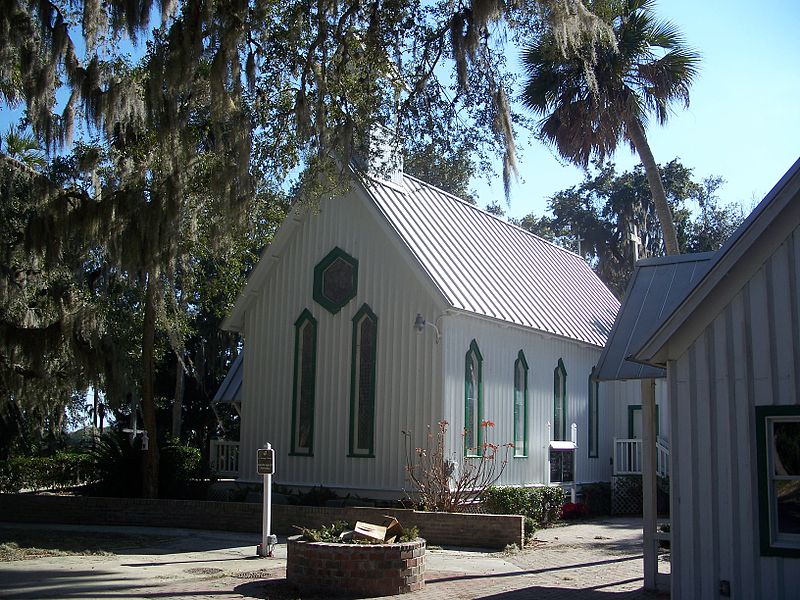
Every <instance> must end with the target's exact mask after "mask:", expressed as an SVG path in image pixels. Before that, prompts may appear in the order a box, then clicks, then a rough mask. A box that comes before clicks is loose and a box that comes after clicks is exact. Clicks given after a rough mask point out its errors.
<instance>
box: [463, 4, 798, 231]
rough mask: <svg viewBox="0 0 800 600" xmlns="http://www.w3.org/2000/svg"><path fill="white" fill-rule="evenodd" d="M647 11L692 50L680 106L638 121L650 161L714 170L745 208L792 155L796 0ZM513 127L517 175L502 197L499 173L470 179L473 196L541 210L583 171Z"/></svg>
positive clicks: (621, 153)
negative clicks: (692, 72)
mask: <svg viewBox="0 0 800 600" xmlns="http://www.w3.org/2000/svg"><path fill="white" fill-rule="evenodd" d="M656 13H657V15H658V16H659V17H661V18H665V19H669V20H671V21H673V22H674V23H675V24H677V25H678V26H679V28H680V29H681V31H682V32H683V34H684V36H685V38H686V41H687V43H688V44H689V45H690V46H692V47H694V48H695V49H697V50H698V51H699V52H700V53H701V54H702V63H701V66H700V73H699V75H698V77H697V79H696V81H695V83H694V85H693V86H692V90H691V104H690V107H689V109H687V110H682V109H681V108H679V107H676V112H675V114H674V115H673V116H672V118H671V119H670V121H669V122H668V123H667V125H666V127H660V126H658V125H656V124H651V126H650V128H649V129H648V131H647V134H648V139H649V140H650V144H651V146H652V148H653V153H654V155H655V158H656V161H657V162H659V163H666V162H669V161H670V160H672V159H673V158H675V157H679V158H680V160H681V162H682V163H683V164H684V165H685V166H687V167H691V168H694V174H695V176H696V177H697V178H698V179H699V178H702V177H705V176H708V175H718V176H721V177H723V178H724V179H725V180H726V181H727V183H726V184H725V185H724V186H723V187H722V188H721V190H720V192H719V196H720V198H721V199H722V201H723V202H724V203H728V202H738V203H741V204H742V205H744V207H745V209H746V210H748V211H749V209H750V208H752V206H753V205H754V204H756V203H757V202H758V201H760V200H761V198H763V196H764V195H765V194H766V193H767V192H768V191H769V190H770V189H771V188H772V186H773V185H775V183H777V181H778V180H779V179H780V178H781V176H782V175H783V174H784V173H785V172H786V170H787V169H788V168H789V167H790V166H791V165H792V164H793V163H794V162H795V161H796V160H797V159H798V157H800V34H798V29H800V2H798V0H776V1H774V2H772V1H770V2H763V3H762V2H752V1H750V2H744V1H741V0H734V1H731V2H721V1H713V0H712V1H708V2H700V1H698V0H669V1H666V0H662V2H660V3H658V4H657V5H656ZM508 58H509V59H512V57H508ZM519 137H520V139H519V140H518V147H519V149H520V151H521V161H520V181H519V182H518V183H516V184H514V185H513V186H512V192H511V199H510V206H506V205H505V202H504V200H503V189H502V183H501V180H500V177H497V178H496V180H495V181H494V182H493V183H492V185H488V184H486V183H485V182H483V181H477V180H476V181H474V182H473V188H474V189H475V190H476V191H477V192H478V197H479V203H480V205H481V206H485V205H486V204H489V203H491V201H492V200H493V199H496V200H497V201H498V202H499V203H500V204H501V206H503V207H504V209H505V210H506V212H507V214H508V215H511V216H515V217H521V216H524V215H527V214H529V213H531V212H533V213H535V214H537V215H541V214H543V213H544V212H545V211H546V208H547V206H546V204H547V198H548V197H549V196H551V195H552V194H554V193H555V192H558V191H559V190H562V189H565V188H568V187H570V186H572V185H576V184H578V183H580V181H581V180H582V178H583V174H582V171H581V170H580V169H578V168H576V167H573V166H569V165H564V164H563V161H561V160H559V159H558V158H556V155H555V153H554V152H553V151H552V150H550V149H549V148H547V147H545V146H543V145H542V144H541V143H539V142H537V141H536V140H531V141H530V142H528V141H526V139H525V138H526V137H527V136H525V135H520V136H519ZM614 161H615V162H616V164H617V166H618V168H619V169H630V168H632V167H633V166H634V165H636V164H637V163H638V162H639V160H638V158H637V157H636V156H634V155H632V154H631V152H630V150H629V149H628V147H627V146H621V147H620V149H619V150H618V151H617V154H616V155H615V157H614Z"/></svg>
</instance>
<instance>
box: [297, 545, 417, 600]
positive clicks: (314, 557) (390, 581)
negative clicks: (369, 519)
mask: <svg viewBox="0 0 800 600" xmlns="http://www.w3.org/2000/svg"><path fill="white" fill-rule="evenodd" d="M286 580H287V581H288V582H289V583H290V584H291V585H293V586H295V587H297V588H298V589H299V590H300V591H303V592H318V591H326V592H330V591H331V590H335V592H336V593H337V594H350V595H352V594H355V595H359V596H362V595H366V596H394V595H398V594H407V593H410V592H416V591H418V590H421V589H422V588H423V587H424V585H425V540H423V539H417V540H415V541H413V542H406V543H401V544H337V543H329V542H308V541H304V540H302V539H300V536H294V537H291V538H289V540H288V542H287V549H286Z"/></svg>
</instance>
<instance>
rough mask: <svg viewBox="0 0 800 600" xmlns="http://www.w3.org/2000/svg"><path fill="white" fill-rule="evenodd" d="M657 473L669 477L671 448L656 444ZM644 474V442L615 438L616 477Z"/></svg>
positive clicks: (663, 443)
mask: <svg viewBox="0 0 800 600" xmlns="http://www.w3.org/2000/svg"><path fill="white" fill-rule="evenodd" d="M656 473H658V475H659V477H669V446H668V445H667V443H666V442H665V441H664V440H658V441H657V442H656ZM641 474H642V440H640V439H638V440H637V439H623V440H619V439H617V438H614V475H641Z"/></svg>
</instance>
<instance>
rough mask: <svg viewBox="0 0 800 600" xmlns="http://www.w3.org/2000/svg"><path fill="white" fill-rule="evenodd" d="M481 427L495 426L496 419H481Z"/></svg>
mask: <svg viewBox="0 0 800 600" xmlns="http://www.w3.org/2000/svg"><path fill="white" fill-rule="evenodd" d="M481 427H494V421H481Z"/></svg>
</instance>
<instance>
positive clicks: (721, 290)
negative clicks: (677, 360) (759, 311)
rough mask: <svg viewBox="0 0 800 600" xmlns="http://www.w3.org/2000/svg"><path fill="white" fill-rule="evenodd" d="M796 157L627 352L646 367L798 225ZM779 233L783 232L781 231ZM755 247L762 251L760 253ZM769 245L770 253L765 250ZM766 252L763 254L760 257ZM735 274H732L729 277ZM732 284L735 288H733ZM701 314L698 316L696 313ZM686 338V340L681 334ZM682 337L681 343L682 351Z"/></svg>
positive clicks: (696, 327)
mask: <svg viewBox="0 0 800 600" xmlns="http://www.w3.org/2000/svg"><path fill="white" fill-rule="evenodd" d="M799 205H800V159H798V160H797V161H795V163H794V164H793V165H792V166H791V167H790V168H789V170H788V171H787V172H786V173H785V174H784V175H783V177H781V179H780V180H779V181H778V183H776V184H775V186H774V187H773V188H772V189H771V190H770V191H769V193H768V194H767V195H766V196H765V197H764V199H763V200H762V201H761V202H760V203H759V204H758V206H756V208H755V209H753V212H752V213H750V215H749V216H748V217H747V219H745V220H744V222H743V223H742V224H741V225H740V226H739V228H738V229H737V230H736V231H735V232H734V233H733V234H732V235H731V237H730V238H728V240H727V241H726V242H725V243H724V244H723V245H722V248H720V249H719V250H718V251H717V252H716V253H715V255H714V260H713V262H712V264H710V265H709V266H708V273H707V276H706V277H704V278H703V280H702V281H701V282H699V283H698V284H697V285H696V286H694V287H693V289H692V290H691V291H690V293H689V294H687V296H686V298H685V299H684V301H683V302H681V303H680V305H679V306H677V307H676V308H675V309H674V311H672V312H671V314H668V315H665V318H664V319H662V322H660V323H659V327H658V329H654V330H653V331H652V332H651V334H650V335H648V336H647V337H646V338H644V339H642V340H641V341H640V343H639V344H638V346H637V347H634V348H631V350H632V351H634V352H635V354H636V357H637V359H639V360H641V361H643V362H647V363H651V364H652V363H658V364H663V363H664V360H665V352H666V344H667V342H668V341H669V340H670V339H671V338H672V337H673V336H674V335H676V334H677V332H678V330H679V329H682V328H684V327H686V328H687V329H686V335H688V336H689V337H691V336H692V335H693V334H692V332H693V331H702V330H703V329H704V328H705V326H706V325H700V324H699V322H698V321H697V320H695V321H694V322H693V319H694V318H695V317H697V319H700V320H706V319H709V318H711V317H710V315H711V314H712V313H713V312H714V311H713V309H712V307H714V306H715V305H716V306H718V307H719V309H720V310H721V306H722V305H723V304H724V303H726V302H728V301H729V300H730V297H731V296H732V295H733V294H736V293H738V291H739V289H740V288H741V286H742V285H744V280H740V279H741V278H744V279H746V278H749V277H751V276H752V274H753V273H754V272H755V271H756V270H757V269H759V268H761V265H762V264H763V262H764V260H766V257H767V256H768V254H769V253H771V252H773V251H774V248H776V247H777V246H778V245H779V244H781V243H783V242H784V240H785V237H784V236H785V235H788V233H787V232H786V231H785V230H786V229H787V228H788V229H792V228H794V227H797V223H798V222H800V211H798V208H797V207H798V206H799ZM781 230H784V231H783V233H780V231H781ZM759 246H761V248H760V249H759ZM770 246H771V247H772V249H771V250H770V249H769V247H770ZM765 252H766V253H767V254H766V255H765V254H764V253H765ZM734 275H735V276H734ZM734 282H736V284H734ZM701 308H702V309H703V312H705V313H706V315H705V316H701V315H700V312H701V311H700V309H701ZM684 338H685V336H684ZM685 343H686V339H684V341H683V342H682V344H684V347H685Z"/></svg>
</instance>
